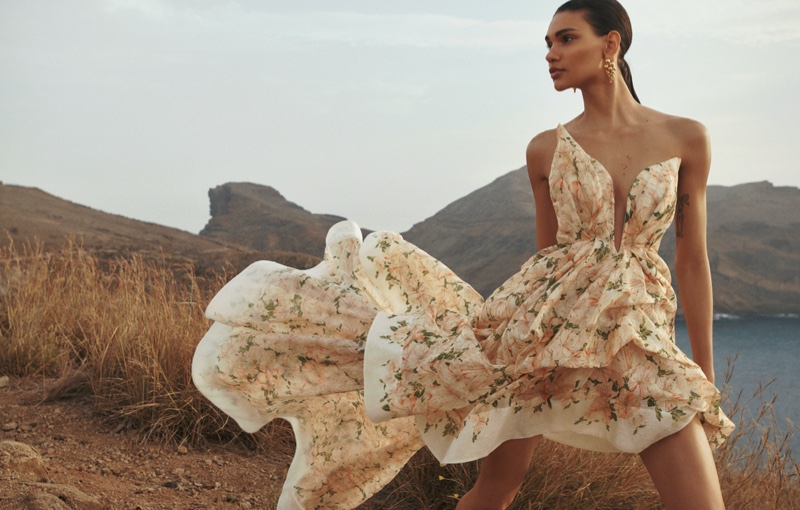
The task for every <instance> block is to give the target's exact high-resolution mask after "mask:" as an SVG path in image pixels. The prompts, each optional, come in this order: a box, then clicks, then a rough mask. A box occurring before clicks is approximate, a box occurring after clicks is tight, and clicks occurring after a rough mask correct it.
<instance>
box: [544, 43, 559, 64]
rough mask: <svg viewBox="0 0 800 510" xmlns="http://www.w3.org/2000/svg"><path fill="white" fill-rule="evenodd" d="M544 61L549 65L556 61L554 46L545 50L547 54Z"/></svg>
mask: <svg viewBox="0 0 800 510" xmlns="http://www.w3.org/2000/svg"><path fill="white" fill-rule="evenodd" d="M544 59H545V60H546V61H547V62H548V63H551V64H552V63H553V62H555V61H556V60H557V59H558V58H557V56H556V52H555V46H551V47H550V49H549V50H547V54H546V55H545V56H544Z"/></svg>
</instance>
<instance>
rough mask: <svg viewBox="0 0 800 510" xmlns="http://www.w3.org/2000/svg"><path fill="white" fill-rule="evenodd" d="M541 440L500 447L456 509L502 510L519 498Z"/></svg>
mask: <svg viewBox="0 0 800 510" xmlns="http://www.w3.org/2000/svg"><path fill="white" fill-rule="evenodd" d="M541 438H542V436H535V437H531V438H527V439H512V440H510V441H506V442H505V443H503V444H501V445H500V446H498V447H497V448H496V449H495V450H494V451H493V452H492V453H490V454H489V455H488V456H487V457H486V458H485V459H483V464H482V465H481V472H480V474H479V475H478V481H476V482H475V487H473V488H472V490H470V491H469V492H468V493H466V494H465V495H464V497H463V498H461V500H460V501H459V502H458V506H456V509H457V510H493V509H498V510H502V509H505V508H506V507H508V506H509V505H510V504H511V503H512V502H513V501H514V497H515V496H516V495H517V491H519V488H520V486H521V485H522V482H523V481H525V475H526V474H527V472H528V468H529V467H530V464H531V459H532V458H533V452H534V450H536V446H537V445H538V444H539V441H540V440H541Z"/></svg>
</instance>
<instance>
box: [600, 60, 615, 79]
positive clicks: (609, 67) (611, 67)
mask: <svg viewBox="0 0 800 510" xmlns="http://www.w3.org/2000/svg"><path fill="white" fill-rule="evenodd" d="M603 69H605V70H606V74H607V75H608V83H614V77H615V76H616V74H617V63H616V62H614V61H613V60H611V59H610V58H607V59H606V60H605V62H604V63H603Z"/></svg>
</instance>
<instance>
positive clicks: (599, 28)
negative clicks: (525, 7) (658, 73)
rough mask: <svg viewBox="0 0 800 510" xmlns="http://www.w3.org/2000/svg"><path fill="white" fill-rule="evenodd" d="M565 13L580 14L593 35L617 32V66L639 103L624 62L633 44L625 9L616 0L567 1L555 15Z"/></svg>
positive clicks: (628, 67)
mask: <svg viewBox="0 0 800 510" xmlns="http://www.w3.org/2000/svg"><path fill="white" fill-rule="evenodd" d="M565 11H568V12H582V13H583V15H584V18H585V19H586V22H587V23H589V25H591V26H592V29H593V30H594V33H595V34H597V35H599V36H603V35H606V34H608V33H609V32H611V31H612V30H616V31H617V32H619V35H620V36H621V40H620V45H619V59H618V61H617V65H618V67H619V70H620V72H621V73H622V78H623V79H624V80H625V84H626V85H627V86H628V90H630V92H631V95H632V96H633V98H634V99H635V100H636V101H637V102H639V103H641V101H639V97H638V96H637V95H636V91H635V90H634V89H633V76H631V68H630V66H629V65H628V63H627V62H626V61H625V54H626V53H627V52H628V49H629V48H630V47H631V42H633V28H631V19H630V18H629V17H628V13H627V12H626V11H625V8H624V7H622V5H621V4H620V3H619V2H617V0H569V2H567V3H565V4H564V5H562V6H561V7H559V8H558V9H557V10H556V14H557V13H559V12H565Z"/></svg>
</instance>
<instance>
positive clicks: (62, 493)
mask: <svg viewBox="0 0 800 510" xmlns="http://www.w3.org/2000/svg"><path fill="white" fill-rule="evenodd" d="M42 395H43V392H42V384H41V383H40V382H37V381H35V380H30V379H28V380H14V379H12V380H11V381H10V382H9V384H8V385H7V386H6V387H4V388H0V442H3V441H16V442H19V443H24V444H26V445H28V446H30V447H32V448H34V449H35V450H36V452H38V453H39V455H40V456H41V457H42V460H43V464H44V470H43V471H42V470H40V471H39V472H38V473H23V472H21V471H19V470H14V469H9V468H8V467H7V466H5V467H4V466H3V464H2V462H0V510H11V509H15V510H16V509H25V510H57V509H60V508H70V509H73V510H75V509H78V510H84V509H91V510H100V509H109V510H118V509H126V510H127V509H130V510H156V509H201V508H202V509H238V508H254V509H255V508H258V509H261V508H274V507H275V504H276V501H277V497H278V494H279V492H280V487H281V484H282V482H283V478H284V475H285V470H286V468H288V465H289V463H290V462H291V458H290V457H288V456H286V454H283V455H282V457H281V458H277V459H276V458H271V457H270V455H269V452H263V451H250V450H248V449H247V448H246V447H244V446H242V445H239V444H237V445H210V446H207V447H205V448H203V449H202V450H200V451H198V450H195V449H191V448H186V447H184V446H175V445H161V444H157V443H153V442H152V441H151V442H143V441H142V438H141V436H140V435H139V434H137V433H135V432H128V431H121V430H114V428H113V427H112V426H111V425H106V424H104V423H103V422H102V420H101V419H100V418H98V417H97V416H95V414H94V413H93V411H92V407H91V403H90V402H89V401H88V400H87V399H85V398H84V399H74V398H73V399H69V400H58V401H53V402H42ZM42 493H46V494H44V496H43V497H42V498H41V501H47V500H48V498H50V499H49V500H50V501H52V496H48V495H47V494H52V495H55V496H56V497H57V498H58V499H59V500H60V501H61V502H63V504H65V505H66V506H59V504H61V503H59V502H58V501H56V502H54V503H53V504H52V505H51V506H47V504H45V503H41V501H40V502H39V503H36V502H33V501H34V500H36V499H37V497H38V496H39V495H41V494H42ZM26 498H27V499H26ZM37 505H38V506H37Z"/></svg>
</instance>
